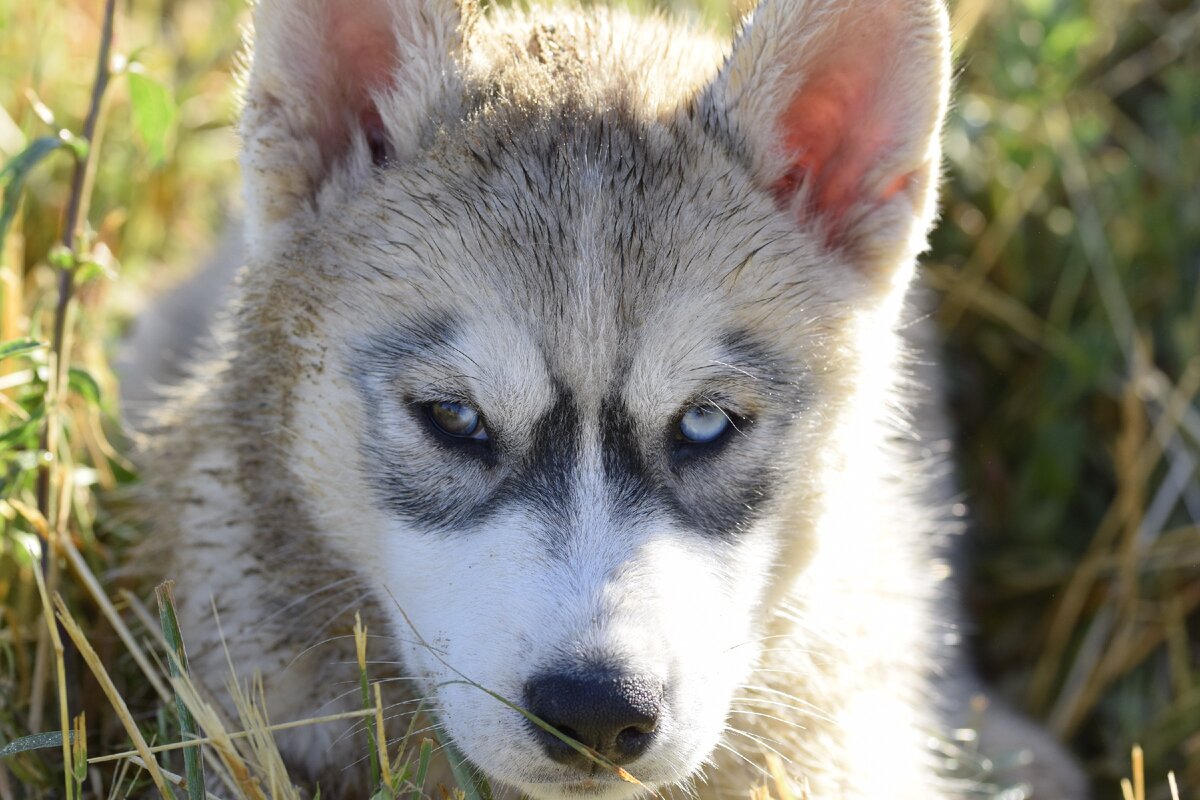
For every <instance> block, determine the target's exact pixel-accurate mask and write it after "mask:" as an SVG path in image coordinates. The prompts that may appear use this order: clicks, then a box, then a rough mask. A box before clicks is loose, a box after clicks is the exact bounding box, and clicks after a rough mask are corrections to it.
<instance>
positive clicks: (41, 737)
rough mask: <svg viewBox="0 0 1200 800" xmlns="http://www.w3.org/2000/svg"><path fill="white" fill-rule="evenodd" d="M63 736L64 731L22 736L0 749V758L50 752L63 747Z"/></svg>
mask: <svg viewBox="0 0 1200 800" xmlns="http://www.w3.org/2000/svg"><path fill="white" fill-rule="evenodd" d="M74 737H75V734H74V732H72V733H71V738H72V739H74ZM62 743H63V734H62V731H50V732H49V733H35V734H33V735H32V736H22V737H21V738H20V739H13V740H12V741H11V742H9V743H8V744H6V745H4V746H3V747H0V758H5V757H6V756H15V755H16V754H17V753H28V752H29V751H30V750H48V749H50V748H52V747H62Z"/></svg>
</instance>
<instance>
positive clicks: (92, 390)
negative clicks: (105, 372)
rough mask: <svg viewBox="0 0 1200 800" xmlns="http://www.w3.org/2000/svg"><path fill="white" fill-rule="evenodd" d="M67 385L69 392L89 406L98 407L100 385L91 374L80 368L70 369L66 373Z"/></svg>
mask: <svg viewBox="0 0 1200 800" xmlns="http://www.w3.org/2000/svg"><path fill="white" fill-rule="evenodd" d="M67 384H68V385H69V386H70V387H71V391H73V392H75V393H76V394H78V395H79V396H80V397H82V398H83V399H84V400H86V401H88V403H90V404H91V405H94V406H98V405H100V384H98V383H96V379H95V378H93V377H92V374H91V373H90V372H88V371H87V370H85V369H82V368H80V367H71V369H70V370H69V371H68V373H67Z"/></svg>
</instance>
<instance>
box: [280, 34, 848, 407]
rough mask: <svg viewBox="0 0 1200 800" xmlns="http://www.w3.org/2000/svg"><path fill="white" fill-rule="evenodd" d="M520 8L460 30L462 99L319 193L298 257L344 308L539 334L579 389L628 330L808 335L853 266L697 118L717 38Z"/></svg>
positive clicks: (685, 341) (626, 347)
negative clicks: (466, 34)
mask: <svg viewBox="0 0 1200 800" xmlns="http://www.w3.org/2000/svg"><path fill="white" fill-rule="evenodd" d="M536 19H537V20H538V21H537V22H532V23H531V22H529V21H528V20H522V19H520V18H518V17H515V16H509V15H506V14H499V15H497V16H496V18H495V19H488V20H480V21H479V23H478V24H479V25H488V26H493V27H495V29H496V33H495V34H494V35H493V34H491V33H489V34H488V35H476V36H473V37H471V38H470V39H469V41H479V42H486V46H483V45H481V46H478V47H475V48H469V49H468V53H469V67H468V69H467V70H466V73H467V80H466V81H465V84H464V85H465V89H464V96H463V100H462V102H463V106H462V107H459V108H457V109H453V110H452V111H451V113H449V114H448V115H447V116H446V117H445V118H443V119H439V120H435V121H434V124H433V125H432V133H431V135H430V136H429V137H428V141H427V145H426V146H425V147H424V148H423V149H422V150H421V151H420V152H419V153H417V154H416V155H415V157H414V158H412V159H411V160H409V161H407V162H405V163H402V164H399V165H395V166H391V167H388V168H385V169H383V170H380V171H377V172H376V173H375V174H373V175H372V176H371V178H370V180H368V181H367V182H366V184H365V185H364V186H362V187H361V188H360V191H359V192H358V193H356V194H355V195H353V196H351V197H349V198H344V197H343V198H338V199H337V200H336V201H335V202H332V203H326V204H323V206H324V207H323V208H322V209H321V213H322V214H323V216H324V217H325V218H326V220H327V222H326V223H324V224H322V226H320V228H319V230H320V231H321V238H320V241H317V242H313V241H311V240H309V241H306V242H304V244H302V245H301V247H303V248H304V249H305V253H306V257H305V258H304V259H303V261H304V262H307V263H308V264H309V265H311V263H312V260H313V256H314V255H315V256H316V258H317V260H318V261H321V262H323V263H321V264H319V265H318V267H317V268H318V270H319V271H320V272H322V273H326V274H327V275H328V276H329V277H333V278H335V280H339V282H341V283H342V288H341V289H339V291H340V292H343V293H344V294H343V297H344V298H345V302H344V303H342V304H338V307H339V308H344V309H355V310H356V311H355V313H354V314H353V315H351V317H350V318H349V319H348V320H346V322H348V323H349V325H351V326H353V327H354V328H356V329H357V330H358V331H359V332H361V331H362V324H363V320H364V319H367V320H373V321H375V322H376V324H378V325H380V326H384V325H387V324H388V323H389V321H392V320H395V321H400V322H404V321H405V319H404V318H405V316H406V314H408V313H409V312H408V309H409V308H413V309H414V311H413V312H412V313H420V314H421V315H422V316H427V315H428V314H429V313H430V311H431V310H432V311H433V313H435V314H442V315H445V316H447V317H453V318H455V319H457V320H460V321H461V322H464V323H466V325H467V327H471V324H472V323H474V324H475V325H476V328H477V330H476V333H477V335H479V336H482V337H484V338H486V339H488V340H490V341H491V342H493V343H495V342H508V343H515V342H519V341H528V342H529V343H530V344H533V345H542V346H543V347H542V349H544V350H545V351H547V352H551V353H552V354H553V357H554V359H555V360H556V361H557V363H552V364H548V365H547V366H548V367H549V368H550V371H551V373H552V374H554V375H555V376H557V377H561V378H563V379H565V380H567V381H568V382H569V383H571V384H572V385H573V387H574V388H575V389H576V390H579V391H581V393H582V394H584V395H594V394H597V393H600V392H602V391H603V388H604V387H605V386H607V385H609V384H610V382H611V381H610V379H611V373H612V372H613V371H618V370H628V369H631V368H635V367H637V366H638V365H637V363H636V355H637V352H638V349H639V346H640V345H641V344H643V343H646V342H653V343H654V346H655V348H656V351H657V352H658V353H659V356H660V357H662V356H663V355H664V354H665V355H667V356H669V355H670V354H671V353H672V352H673V351H674V352H677V353H684V352H686V351H688V350H691V349H696V348H697V347H700V348H702V349H703V348H705V347H706V346H707V350H708V351H714V350H715V349H716V347H715V345H716V343H717V342H718V341H719V340H720V339H721V337H725V336H728V335H730V334H731V333H733V332H735V331H739V330H746V329H749V328H755V329H758V330H760V331H764V332H767V331H776V330H777V331H779V332H780V335H782V336H783V337H785V338H784V341H787V342H788V343H789V346H790V344H791V343H792V342H800V341H803V342H806V343H808V344H809V345H810V346H811V345H812V344H815V343H817V342H818V341H819V337H814V336H813V335H812V334H814V333H819V331H816V330H814V325H815V323H814V320H817V319H824V320H826V321H828V319H829V313H830V309H829V308H828V307H827V306H828V305H829V302H830V301H831V300H833V299H834V298H835V297H836V296H838V295H842V294H845V293H846V288H845V286H843V285H842V284H847V283H853V281H854V280H855V276H854V275H853V274H852V273H851V272H850V271H849V270H845V271H843V272H844V273H845V274H844V275H843V276H842V277H841V278H839V279H833V278H832V277H831V276H833V275H834V274H835V270H833V269H831V268H830V265H828V264H826V263H825V262H826V261H828V259H829V257H828V255H825V254H824V253H823V252H822V250H821V248H820V247H819V246H818V245H817V243H815V242H814V241H812V240H811V239H810V238H808V237H806V236H805V235H804V234H803V232H802V231H800V230H798V229H797V228H796V226H794V225H791V224H789V223H788V221H787V220H786V219H785V218H783V217H782V216H781V215H780V214H779V213H778V212H777V210H776V209H775V208H774V206H773V205H772V203H771V201H770V199H769V198H768V197H766V196H764V195H763V193H762V192H760V191H758V190H756V189H755V188H754V183H753V181H752V178H751V176H750V174H749V172H748V169H747V167H746V165H745V164H744V163H743V161H742V160H741V159H740V158H739V157H738V155H737V154H736V153H735V152H732V151H731V148H730V146H729V145H728V143H727V142H726V141H725V140H724V139H723V138H722V136H721V135H720V134H719V133H718V132H717V131H714V130H712V129H711V127H710V126H709V125H708V124H706V122H705V120H703V119H700V118H699V117H698V111H697V107H696V102H695V101H696V95H697V92H698V91H699V90H700V88H701V87H702V86H704V85H705V84H706V83H707V82H708V81H710V80H711V79H712V76H713V75H714V74H715V71H716V69H717V66H718V63H719V60H720V54H721V49H720V47H719V46H718V45H717V44H715V43H713V42H710V41H708V40H701V41H702V42H703V44H702V45H700V46H697V45H696V40H688V39H686V38H685V37H678V35H676V36H675V37H672V36H671V35H670V30H669V29H668V28H667V27H665V26H664V25H662V24H661V23H658V22H656V21H652V22H651V23H649V24H647V23H646V21H644V20H642V21H640V22H639V23H638V24H634V23H632V22H631V20H630V19H629V18H628V17H627V16H626V15H624V14H621V13H614V12H599V13H597V14H594V15H589V16H583V15H577V14H576V15H565V16H554V15H545V16H537V17H536ZM581 27H582V28H587V30H577V29H578V28H581ZM676 33H677V32H676ZM477 34H478V31H477ZM677 42H680V43H679V44H677ZM682 42H686V43H687V44H688V45H689V46H688V47H684V46H683V44H682ZM643 62H645V63H643ZM651 63H653V66H651ZM664 71H666V76H664V74H663V73H664ZM664 78H666V79H664ZM304 238H305V239H308V237H304ZM314 244H315V245H317V247H316V248H315V250H314V249H313V248H312V245H314ZM347 279H348V280H347ZM335 310H336V309H335ZM801 334H805V336H801ZM701 339H706V340H707V341H700V340H701ZM781 343H782V342H781ZM795 355H796V356H798V358H799V359H800V360H801V361H803V360H804V358H805V357H806V355H807V354H806V353H804V352H796V353H795ZM644 371H645V370H644V369H643V372H644Z"/></svg>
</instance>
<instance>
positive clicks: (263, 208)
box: [241, 0, 463, 231]
mask: <svg viewBox="0 0 1200 800" xmlns="http://www.w3.org/2000/svg"><path fill="white" fill-rule="evenodd" d="M462 21H463V15H462V12H461V11H460V9H459V7H458V5H457V3H456V2H455V0H259V2H258V4H257V7H256V8H255V10H254V38H253V52H252V56H251V62H250V67H249V71H248V73H247V77H246V88H245V103H244V108H243V111H242V118H241V135H242V141H243V155H242V165H243V172H244V174H245V182H246V200H247V207H248V216H249V224H250V226H251V228H252V229H257V230H259V231H264V230H265V229H266V228H269V227H270V226H271V225H272V224H274V223H276V222H279V221H280V220H283V219H287V218H289V217H291V216H292V215H293V214H294V213H296V211H298V210H300V209H301V208H303V207H310V206H311V205H312V204H313V203H314V201H315V199H316V196H317V194H318V193H319V192H320V190H321V188H322V187H323V186H324V184H325V182H326V180H327V179H328V178H329V176H330V173H331V171H332V170H333V168H334V166H335V165H339V164H344V165H346V167H347V168H348V169H349V170H350V171H351V172H357V173H364V172H366V171H368V170H369V169H370V168H371V165H372V164H373V163H374V164H375V165H381V164H383V163H384V162H387V161H391V160H395V159H403V158H405V157H406V156H408V155H409V154H410V153H411V152H412V150H413V149H414V148H415V147H416V146H417V144H418V141H419V137H420V133H421V129H422V126H423V123H424V122H425V120H426V119H427V118H428V116H429V113H430V111H431V110H432V108H433V106H434V105H435V104H437V103H438V102H439V101H442V102H444V101H445V99H446V98H448V97H450V96H451V92H452V91H453V90H454V88H455V87H456V85H457V81H458V69H457V64H456V59H457V56H458V53H459V51H460V50H461V46H462V42H461V35H462V34H461V28H462Z"/></svg>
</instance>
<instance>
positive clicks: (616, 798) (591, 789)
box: [518, 774, 650, 800]
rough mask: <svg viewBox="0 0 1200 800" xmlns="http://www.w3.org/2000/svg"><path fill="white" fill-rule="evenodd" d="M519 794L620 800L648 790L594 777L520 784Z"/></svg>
mask: <svg viewBox="0 0 1200 800" xmlns="http://www.w3.org/2000/svg"><path fill="white" fill-rule="evenodd" d="M518 788H519V789H520V790H521V792H522V793H523V794H525V795H527V796H529V797H532V798H536V799H539V800H540V799H544V798H568V797H578V798H588V799H589V800H609V799H611V800H621V798H628V797H633V796H635V795H641V794H645V793H646V792H647V790H648V789H649V788H650V787H648V786H646V785H641V786H639V785H637V784H634V783H630V782H628V781H625V780H621V779H620V778H618V777H617V776H615V775H607V774H605V775H595V776H591V777H586V778H581V779H578V780H568V781H546V782H535V783H522V784H521V785H520V786H519V787H518Z"/></svg>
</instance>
